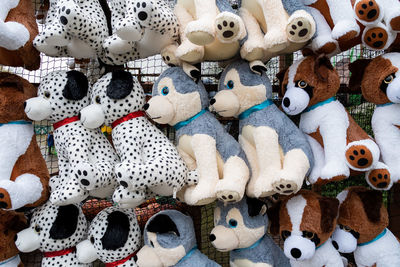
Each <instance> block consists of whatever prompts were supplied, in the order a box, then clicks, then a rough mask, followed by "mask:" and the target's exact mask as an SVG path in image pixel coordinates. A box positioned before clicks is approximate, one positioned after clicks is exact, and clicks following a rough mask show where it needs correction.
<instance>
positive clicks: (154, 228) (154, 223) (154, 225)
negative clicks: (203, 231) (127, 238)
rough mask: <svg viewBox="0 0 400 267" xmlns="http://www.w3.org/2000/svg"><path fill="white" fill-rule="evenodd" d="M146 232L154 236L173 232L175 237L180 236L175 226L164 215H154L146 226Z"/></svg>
mask: <svg viewBox="0 0 400 267" xmlns="http://www.w3.org/2000/svg"><path fill="white" fill-rule="evenodd" d="M147 231H148V232H151V233H156V234H165V233H168V232H174V233H175V234H176V235H177V236H180V233H179V231H178V228H177V227H176V224H175V223H174V222H173V221H172V220H171V218H170V217H169V216H168V215H165V214H160V215H156V217H154V218H153V219H152V220H151V221H150V223H149V225H148V226H147Z"/></svg>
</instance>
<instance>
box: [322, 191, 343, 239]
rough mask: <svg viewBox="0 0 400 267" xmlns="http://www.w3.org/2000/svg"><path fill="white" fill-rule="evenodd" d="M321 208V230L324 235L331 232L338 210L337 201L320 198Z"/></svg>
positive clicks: (329, 198)
mask: <svg viewBox="0 0 400 267" xmlns="http://www.w3.org/2000/svg"><path fill="white" fill-rule="evenodd" d="M319 206H320V208H321V229H322V231H323V232H324V233H329V232H331V231H333V228H334V227H335V225H334V221H335V219H336V217H337V214H338V210H339V200H338V199H336V198H332V197H321V198H320V199H319Z"/></svg>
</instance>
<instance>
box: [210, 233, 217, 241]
mask: <svg viewBox="0 0 400 267" xmlns="http://www.w3.org/2000/svg"><path fill="white" fill-rule="evenodd" d="M209 238H210V241H211V242H213V241H215V239H217V237H216V236H215V235H214V234H211V235H210V236H209Z"/></svg>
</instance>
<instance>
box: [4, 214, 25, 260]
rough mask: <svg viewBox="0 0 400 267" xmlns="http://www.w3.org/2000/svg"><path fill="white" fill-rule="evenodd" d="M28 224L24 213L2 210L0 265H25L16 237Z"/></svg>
mask: <svg viewBox="0 0 400 267" xmlns="http://www.w3.org/2000/svg"><path fill="white" fill-rule="evenodd" d="M26 226H27V224H26V219H25V216H24V214H23V213H18V212H15V211H5V210H0V233H1V234H0V266H4V267H23V264H22V262H21V259H20V257H19V255H18V249H17V247H16V246H15V243H14V238H15V235H16V234H17V233H18V232H19V231H21V230H23V229H25V228H26Z"/></svg>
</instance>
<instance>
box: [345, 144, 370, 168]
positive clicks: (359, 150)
mask: <svg viewBox="0 0 400 267" xmlns="http://www.w3.org/2000/svg"><path fill="white" fill-rule="evenodd" d="M346 159H347V162H348V163H349V164H350V166H353V167H355V168H357V169H367V168H369V167H370V166H371V165H372V162H373V156H372V153H371V151H370V150H369V149H368V148H367V147H366V146H363V145H355V146H351V147H350V148H349V149H348V150H347V151H346Z"/></svg>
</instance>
